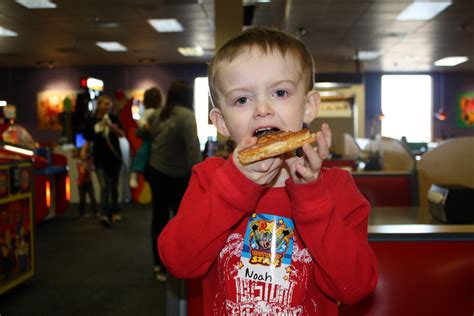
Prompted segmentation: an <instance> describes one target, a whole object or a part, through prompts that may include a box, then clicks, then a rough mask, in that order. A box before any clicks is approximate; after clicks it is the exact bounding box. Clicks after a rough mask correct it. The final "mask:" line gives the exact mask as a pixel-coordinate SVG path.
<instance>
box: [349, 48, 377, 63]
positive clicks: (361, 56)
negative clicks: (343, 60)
mask: <svg viewBox="0 0 474 316" xmlns="http://www.w3.org/2000/svg"><path fill="white" fill-rule="evenodd" d="M380 55H382V53H381V52H379V51H376V50H360V51H358V52H357V55H356V56H354V58H356V59H358V60H362V61H364V60H374V59H377V58H379V57H380Z"/></svg>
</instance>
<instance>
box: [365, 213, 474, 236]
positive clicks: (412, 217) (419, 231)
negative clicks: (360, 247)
mask: <svg viewBox="0 0 474 316" xmlns="http://www.w3.org/2000/svg"><path fill="white" fill-rule="evenodd" d="M389 235H390V238H393V239H398V238H403V239H404V238H407V237H414V235H415V236H417V237H419V238H422V239H426V238H428V239H436V240H439V239H443V238H447V239H451V238H453V237H456V238H460V239H463V240H474V225H451V224H443V223H441V222H439V221H437V220H435V219H433V218H432V217H431V215H430V213H429V211H428V210H426V209H423V208H418V207H373V208H372V211H371V213H370V216H369V240H371V241H373V240H379V239H380V238H385V239H386V238H389ZM408 235H411V236H408Z"/></svg>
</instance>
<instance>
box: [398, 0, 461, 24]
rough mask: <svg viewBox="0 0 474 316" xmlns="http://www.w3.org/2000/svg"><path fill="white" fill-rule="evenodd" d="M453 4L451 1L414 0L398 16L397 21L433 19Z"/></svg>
mask: <svg viewBox="0 0 474 316" xmlns="http://www.w3.org/2000/svg"><path fill="white" fill-rule="evenodd" d="M451 4H452V2H451V1H431V2H430V1H426V2H425V1H423V2H413V3H412V4H410V5H409V6H408V7H407V8H406V9H405V10H403V11H402V13H400V15H399V16H398V17H397V21H426V20H431V19H432V18H434V17H435V16H437V15H438V14H440V13H441V12H442V11H443V10H445V9H446V8H447V7H449V6H450V5H451Z"/></svg>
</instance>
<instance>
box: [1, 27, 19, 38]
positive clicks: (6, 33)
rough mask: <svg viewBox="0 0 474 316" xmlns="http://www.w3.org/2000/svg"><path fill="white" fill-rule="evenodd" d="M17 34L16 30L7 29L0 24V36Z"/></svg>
mask: <svg viewBox="0 0 474 316" xmlns="http://www.w3.org/2000/svg"><path fill="white" fill-rule="evenodd" d="M13 36H18V34H17V33H16V32H13V31H12V30H9V29H7V28H6V27H3V26H0V37H13Z"/></svg>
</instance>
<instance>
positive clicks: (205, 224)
mask: <svg viewBox="0 0 474 316" xmlns="http://www.w3.org/2000/svg"><path fill="white" fill-rule="evenodd" d="M264 190H265V188H264V187H262V186H259V185H258V184H256V183H254V182H252V181H250V180H248V179H247V178H246V177H245V176H244V175H243V174H242V173H241V172H240V171H239V170H238V169H237V167H236V166H235V165H234V163H233V161H232V159H228V160H227V161H225V162H224V160H222V159H216V158H208V159H206V160H205V161H204V162H203V163H201V164H198V165H196V166H195V167H194V168H193V174H192V176H191V180H190V183H189V186H188V189H187V191H186V193H185V195H184V197H183V200H182V201H181V205H180V207H179V210H178V214H177V216H176V217H175V218H173V219H172V220H171V221H170V222H169V223H168V225H167V226H166V227H165V229H164V230H163V232H162V233H161V234H160V236H159V238H158V250H159V253H160V257H161V259H162V261H163V263H164V264H165V266H166V267H167V268H168V270H169V271H170V272H171V273H172V274H173V275H175V276H176V277H178V278H195V277H201V276H203V275H205V274H206V273H207V271H208V270H209V269H210V267H211V266H212V265H213V264H214V262H215V261H216V259H217V257H218V255H219V252H220V251H221V249H222V248H223V246H224V244H225V241H226V239H227V237H228V235H229V234H230V231H231V228H233V227H234V225H236V224H237V223H238V222H239V221H240V220H242V219H243V218H244V217H246V216H248V215H249V213H251V212H252V210H254V209H255V206H256V204H257V201H258V200H259V198H260V196H261V195H262V194H263V192H264Z"/></svg>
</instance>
